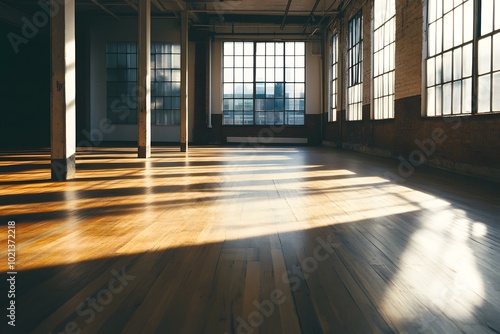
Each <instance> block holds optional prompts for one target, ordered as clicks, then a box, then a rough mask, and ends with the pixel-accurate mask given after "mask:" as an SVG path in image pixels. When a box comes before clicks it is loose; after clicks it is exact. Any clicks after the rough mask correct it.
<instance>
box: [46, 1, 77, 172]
mask: <svg viewBox="0 0 500 334" xmlns="http://www.w3.org/2000/svg"><path fill="white" fill-rule="evenodd" d="M51 5H52V6H53V8H58V10H57V11H54V15H53V16H52V19H51V23H50V47H51V73H50V76H51V89H50V117H51V119H50V123H51V129H50V147H51V164H50V169H51V178H52V180H54V181H66V180H69V179H72V178H74V177H75V166H76V163H75V153H76V73H75V71H76V56H75V53H76V51H75V0H66V1H57V0H51Z"/></svg>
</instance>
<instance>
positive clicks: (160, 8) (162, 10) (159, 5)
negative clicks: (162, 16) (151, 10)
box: [151, 0, 165, 12]
mask: <svg viewBox="0 0 500 334" xmlns="http://www.w3.org/2000/svg"><path fill="white" fill-rule="evenodd" d="M151 3H152V4H153V5H154V6H155V7H156V8H158V10H159V11H160V12H164V11H165V8H163V6H162V5H161V4H160V3H159V2H158V1H157V0H151Z"/></svg>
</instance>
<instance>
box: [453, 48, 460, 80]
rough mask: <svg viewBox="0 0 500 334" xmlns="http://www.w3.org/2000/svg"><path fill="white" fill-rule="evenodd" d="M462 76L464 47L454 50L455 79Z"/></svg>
mask: <svg viewBox="0 0 500 334" xmlns="http://www.w3.org/2000/svg"><path fill="white" fill-rule="evenodd" d="M461 78H462V48H458V49H455V50H454V51H453V80H458V79H461Z"/></svg>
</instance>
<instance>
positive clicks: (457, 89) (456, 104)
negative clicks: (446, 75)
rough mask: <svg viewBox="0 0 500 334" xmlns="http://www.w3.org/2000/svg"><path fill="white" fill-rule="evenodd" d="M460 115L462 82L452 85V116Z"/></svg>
mask: <svg viewBox="0 0 500 334" xmlns="http://www.w3.org/2000/svg"><path fill="white" fill-rule="evenodd" d="M461 113H462V82H461V81H455V82H454V83H453V114H461Z"/></svg>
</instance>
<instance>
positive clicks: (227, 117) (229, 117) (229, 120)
mask: <svg viewBox="0 0 500 334" xmlns="http://www.w3.org/2000/svg"><path fill="white" fill-rule="evenodd" d="M223 122H224V124H225V125H231V124H233V113H232V112H229V111H224V118H223Z"/></svg>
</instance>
